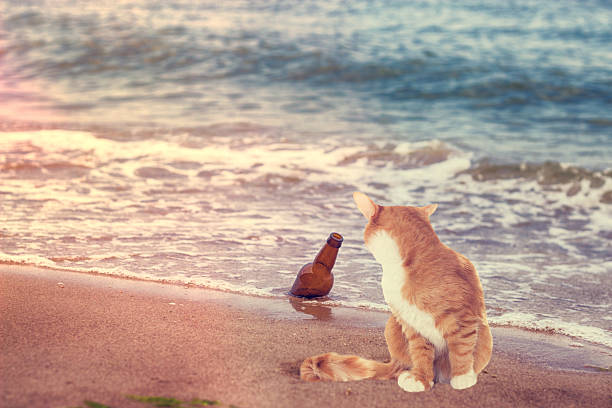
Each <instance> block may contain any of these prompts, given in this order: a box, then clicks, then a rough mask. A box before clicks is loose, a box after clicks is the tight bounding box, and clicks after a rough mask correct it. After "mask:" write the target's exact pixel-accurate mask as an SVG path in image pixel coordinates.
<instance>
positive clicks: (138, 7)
mask: <svg viewBox="0 0 612 408" xmlns="http://www.w3.org/2000/svg"><path fill="white" fill-rule="evenodd" d="M611 17H612V9H611V7H610V5H609V3H607V2H601V1H586V2H574V1H555V2H553V1H540V2H536V1H526V0H519V1H514V2H501V1H462V2H451V1H420V2H418V1H417V2H400V1H387V2H384V1H379V2H361V1H352V2H338V1H310V2H296V1H282V2H267V1H266V2H264V1H244V2H239V1H226V2H207V1H197V2H196V1H163V2H162V1H144V0H142V1H138V0H134V1H121V2H117V1H79V2H73V1H67V0H66V1H62V0H57V1H52V2H51V1H49V2H44V1H13V0H4V1H2V2H0V131H1V132H2V133H0V198H1V199H0V221H1V222H0V238H1V241H0V261H1V262H27V263H32V264H36V265H45V266H53V267H61V268H65V269H73V270H84V271H90V270H96V271H102V272H105V273H110V274H116V275H130V276H138V277H142V278H146V279H154V280H173V281H178V282H194V283H198V284H202V285H207V286H212V287H217V288H222V289H227V290H233V291H238V292H243V293H254V294H259V295H265V296H284V294H285V293H286V291H287V289H288V288H289V287H290V286H291V284H292V282H293V278H294V276H295V273H296V271H297V270H298V269H299V267H300V266H301V264H303V263H305V262H308V261H310V260H311V258H312V256H314V254H316V252H317V251H318V249H319V247H320V245H321V244H322V241H323V240H324V238H325V237H326V236H328V235H329V233H330V232H331V231H338V232H340V233H342V234H343V235H344V236H345V244H344V246H343V247H342V249H341V252H340V257H339V259H338V262H337V265H336V267H335V273H336V285H335V287H334V291H333V292H332V294H331V296H330V299H329V300H328V301H329V302H337V303H340V304H345V305H352V306H367V307H374V308H383V307H384V301H383V298H382V292H381V291H380V285H379V280H380V268H379V267H378V266H377V265H376V264H375V262H374V260H373V259H372V257H371V256H370V255H369V253H368V252H367V250H365V248H364V247H363V244H362V242H361V230H362V228H363V222H362V221H363V220H362V219H361V216H360V214H359V213H358V212H357V211H356V209H355V208H354V206H353V204H352V199H351V193H352V192H353V191H354V190H361V191H364V192H366V193H369V194H370V195H372V196H373V197H374V198H375V199H376V200H378V201H379V202H380V203H381V204H411V205H425V204H428V203H430V202H436V203H439V204H440V207H439V209H438V212H437V213H436V214H435V216H434V218H433V219H432V221H433V223H434V227H435V228H436V231H437V232H438V234H439V235H440V237H441V238H442V240H443V241H444V242H445V243H447V244H448V245H450V246H451V247H453V248H455V249H457V250H459V251H461V252H462V253H464V254H465V255H467V256H468V257H469V258H470V259H472V261H473V262H474V263H475V265H476V266H477V268H478V270H479V273H480V276H481V279H482V281H483V285H484V287H485V292H486V296H487V305H488V307H489V314H490V315H491V317H492V320H493V321H496V322H498V323H509V324H514V325H519V326H528V327H553V328H556V329H557V330H560V331H564V332H567V333H570V334H574V335H576V336H579V337H582V338H585V339H590V340H593V341H599V342H601V343H604V344H608V345H610V344H612V334H610V333H611V331H612V323H611V320H610V316H612V304H610V301H609V299H611V298H612V292H611V291H612V255H611V254H612V246H611V238H612V224H611V223H610V220H611V219H612V171H611V169H610V167H611V166H610V158H611V157H612V116H611V115H610V112H612V109H611V108H612V107H611V105H612V49H611V47H610V46H609V44H610V43H612V24H610V21H612V19H611Z"/></svg>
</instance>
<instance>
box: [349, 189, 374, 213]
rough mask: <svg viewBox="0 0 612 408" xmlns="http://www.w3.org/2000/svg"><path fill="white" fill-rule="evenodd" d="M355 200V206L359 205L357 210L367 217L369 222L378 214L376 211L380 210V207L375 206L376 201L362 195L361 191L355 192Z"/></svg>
mask: <svg viewBox="0 0 612 408" xmlns="http://www.w3.org/2000/svg"><path fill="white" fill-rule="evenodd" d="M353 200H355V204H357V208H359V211H361V213H362V214H363V216H364V217H366V218H367V219H368V220H369V219H370V218H372V217H373V216H374V214H376V210H377V209H378V205H376V204H374V201H372V200H370V197H368V196H367V195H365V194H363V193H360V192H359V191H355V192H354V193H353Z"/></svg>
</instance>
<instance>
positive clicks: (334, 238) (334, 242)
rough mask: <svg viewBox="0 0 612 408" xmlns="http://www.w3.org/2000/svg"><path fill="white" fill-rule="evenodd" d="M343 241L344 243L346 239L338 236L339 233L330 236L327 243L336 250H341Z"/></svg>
mask: <svg viewBox="0 0 612 408" xmlns="http://www.w3.org/2000/svg"><path fill="white" fill-rule="evenodd" d="M342 241H344V238H342V235H340V234H338V233H337V232H332V233H331V234H329V238H328V239H327V243H328V244H329V245H331V246H333V247H334V248H340V246H341V245H342Z"/></svg>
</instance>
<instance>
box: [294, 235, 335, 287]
mask: <svg viewBox="0 0 612 408" xmlns="http://www.w3.org/2000/svg"><path fill="white" fill-rule="evenodd" d="M343 240H344V239H343V238H342V235H340V234H338V233H337V232H332V233H331V234H330V235H329V238H328V239H327V242H326V243H325V245H323V248H321V250H320V251H319V253H318V254H317V256H316V257H315V259H314V261H313V262H311V263H307V264H306V265H304V266H302V269H300V271H299V272H298V275H297V277H296V278H295V282H293V286H292V287H291V294H292V295H295V296H303V297H307V298H311V297H317V296H325V295H327V294H328V293H329V291H330V290H331V288H332V286H333V285H334V275H333V274H332V268H333V267H334V264H335V263H336V256H337V255H338V249H339V248H340V247H341V246H342V241H343Z"/></svg>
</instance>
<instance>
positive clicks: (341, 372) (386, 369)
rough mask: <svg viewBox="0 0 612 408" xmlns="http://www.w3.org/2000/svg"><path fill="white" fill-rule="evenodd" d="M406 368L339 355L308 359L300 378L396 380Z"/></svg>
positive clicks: (391, 362) (316, 379) (395, 362)
mask: <svg viewBox="0 0 612 408" xmlns="http://www.w3.org/2000/svg"><path fill="white" fill-rule="evenodd" d="M403 370H405V367H404V366H403V365H402V364H400V363H399V362H397V361H393V360H392V361H390V362H388V363H381V362H378V361H374V360H368V359H365V358H361V357H358V356H346V355H341V354H337V353H327V354H321V355H318V356H314V357H308V358H307V359H306V360H304V362H303V363H302V366H301V367H300V378H301V379H302V380H305V381H358V380H365V379H368V378H371V379H379V380H388V379H390V378H395V377H397V376H398V375H399V373H400V372H402V371H403Z"/></svg>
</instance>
